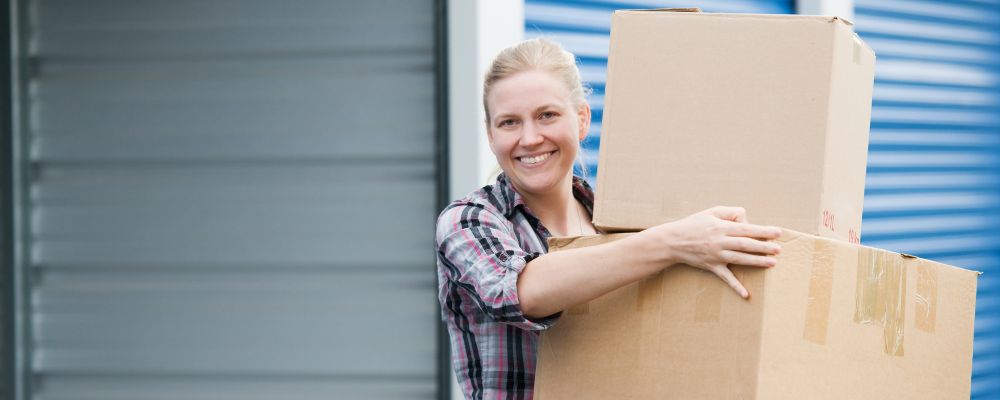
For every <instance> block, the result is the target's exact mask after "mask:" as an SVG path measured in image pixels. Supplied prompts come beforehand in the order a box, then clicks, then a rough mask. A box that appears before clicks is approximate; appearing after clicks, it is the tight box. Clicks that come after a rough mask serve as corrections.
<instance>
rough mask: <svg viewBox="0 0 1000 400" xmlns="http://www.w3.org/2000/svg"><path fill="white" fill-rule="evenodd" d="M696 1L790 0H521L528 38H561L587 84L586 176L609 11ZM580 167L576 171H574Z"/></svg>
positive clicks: (764, 10)
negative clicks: (588, 89)
mask: <svg viewBox="0 0 1000 400" xmlns="http://www.w3.org/2000/svg"><path fill="white" fill-rule="evenodd" d="M671 7H680V8H684V7H699V8H701V9H702V10H704V11H706V12H737V13H755V14H789V13H792V12H794V2H793V1H776V0H770V1H765V0H741V1H712V0H691V1H648V0H647V1H643V0H633V1H602V0H583V1H572V0H563V1H559V0H525V4H524V30H525V36H526V37H528V38H531V37H539V36H544V37H547V38H550V39H553V40H555V41H557V42H559V43H561V44H562V45H563V46H564V47H565V48H566V50H569V51H570V52H571V53H573V54H575V55H576V56H577V58H579V60H580V73H581V74H582V75H583V80H584V81H585V82H586V83H587V84H588V85H590V87H591V88H592V89H593V94H591V96H590V97H589V98H588V101H589V102H590V106H591V108H592V113H591V124H590V134H589V135H588V136H587V138H586V139H585V140H584V142H583V152H582V159H583V162H584V163H585V164H586V165H587V173H586V175H587V178H588V179H589V180H590V182H591V183H592V184H593V183H594V180H596V177H597V154H598V151H597V149H598V147H599V146H600V143H601V139H600V133H601V119H602V118H603V116H604V83H605V81H606V79H607V74H606V69H607V64H608V39H609V34H610V31H611V13H612V12H614V10H620V9H647V8H671ZM580 172H581V171H579V170H578V171H577V174H579V173H580Z"/></svg>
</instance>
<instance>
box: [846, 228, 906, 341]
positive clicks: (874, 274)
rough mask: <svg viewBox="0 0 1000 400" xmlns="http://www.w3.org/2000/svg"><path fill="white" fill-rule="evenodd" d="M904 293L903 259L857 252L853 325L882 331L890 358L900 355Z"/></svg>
mask: <svg viewBox="0 0 1000 400" xmlns="http://www.w3.org/2000/svg"><path fill="white" fill-rule="evenodd" d="M905 293H906V269H905V268H904V266H903V257H902V256H900V255H898V254H895V253H890V252H887V251H884V250H878V249H872V248H863V249H861V251H859V252H858V284H857V292H855V309H854V322H856V323H859V324H862V325H876V326H879V327H882V329H883V342H884V350H885V353H886V354H888V355H892V356H902V355H903V329H904V324H903V323H904V321H905V318H906V302H905V298H906V296H905Z"/></svg>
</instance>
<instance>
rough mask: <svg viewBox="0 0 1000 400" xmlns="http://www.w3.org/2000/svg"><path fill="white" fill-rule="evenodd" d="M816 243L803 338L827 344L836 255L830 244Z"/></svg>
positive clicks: (817, 241)
mask: <svg viewBox="0 0 1000 400" xmlns="http://www.w3.org/2000/svg"><path fill="white" fill-rule="evenodd" d="M814 243H815V244H816V245H815V249H814V251H813V261H812V271H811V272H810V275H809V298H808V299H807V300H806V323H805V327H804V328H803V329H802V338H803V339H805V340H808V341H810V342H813V343H816V344H826V332H827V325H828V324H829V322H830V299H831V297H832V296H833V266H834V262H835V261H836V253H835V252H834V246H833V245H832V244H830V243H829V242H826V241H824V240H816V241H814Z"/></svg>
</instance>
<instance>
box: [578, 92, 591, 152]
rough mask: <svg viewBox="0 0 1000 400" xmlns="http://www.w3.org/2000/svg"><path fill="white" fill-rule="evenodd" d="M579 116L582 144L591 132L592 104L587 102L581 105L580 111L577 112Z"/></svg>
mask: <svg viewBox="0 0 1000 400" xmlns="http://www.w3.org/2000/svg"><path fill="white" fill-rule="evenodd" d="M577 116H578V117H579V118H580V123H579V125H580V133H579V135H580V141H581V142H582V141H583V139H584V138H586V137H587V132H590V104H588V103H587V102H586V101H584V102H583V104H581V105H580V109H579V110H578V111H577Z"/></svg>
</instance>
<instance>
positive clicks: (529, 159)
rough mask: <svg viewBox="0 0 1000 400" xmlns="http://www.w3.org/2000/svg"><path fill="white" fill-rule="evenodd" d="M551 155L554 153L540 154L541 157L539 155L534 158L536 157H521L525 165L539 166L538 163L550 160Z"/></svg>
mask: <svg viewBox="0 0 1000 400" xmlns="http://www.w3.org/2000/svg"><path fill="white" fill-rule="evenodd" d="M551 155H552V153H545V154H540V155H537V156H534V157H521V162H523V163H525V164H538V163H540V162H542V161H545V159H546V158H549V156H551Z"/></svg>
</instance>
